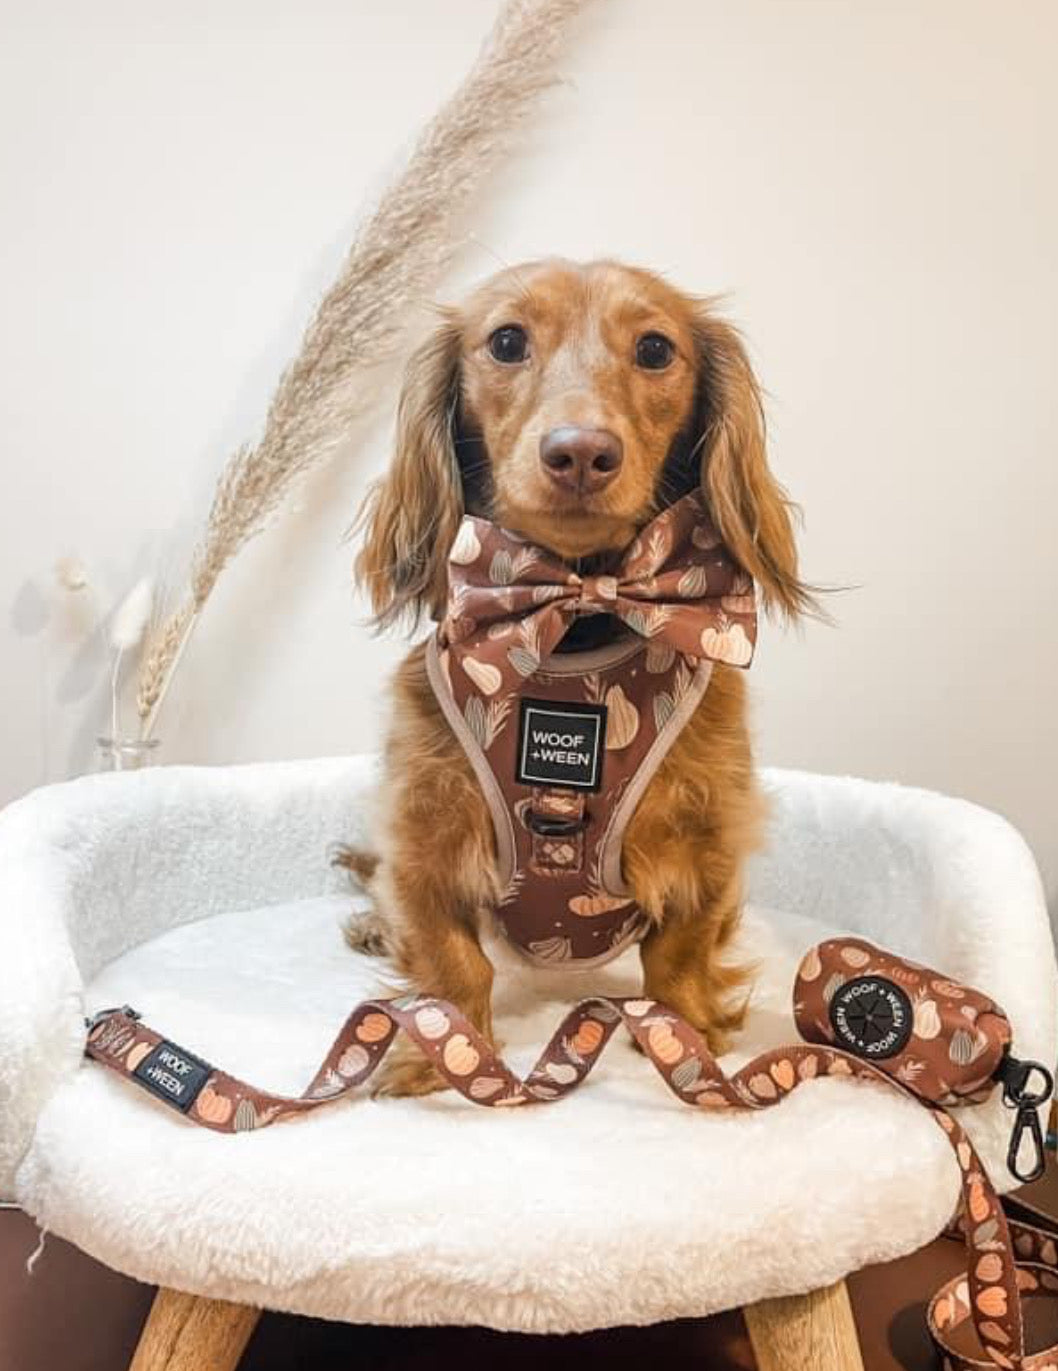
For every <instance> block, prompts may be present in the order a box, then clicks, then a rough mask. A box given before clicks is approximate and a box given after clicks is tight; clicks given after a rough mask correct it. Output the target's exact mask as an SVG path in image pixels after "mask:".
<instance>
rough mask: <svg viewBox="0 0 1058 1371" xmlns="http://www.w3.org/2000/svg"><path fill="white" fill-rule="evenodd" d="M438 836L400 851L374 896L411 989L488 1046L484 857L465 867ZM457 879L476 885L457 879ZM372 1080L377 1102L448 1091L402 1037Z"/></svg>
mask: <svg viewBox="0 0 1058 1371" xmlns="http://www.w3.org/2000/svg"><path fill="white" fill-rule="evenodd" d="M440 836H441V835H439V834H438V833H437V832H436V831H435V832H434V833H433V834H431V835H430V837H429V838H428V839H425V840H423V841H421V842H420V844H419V846H418V847H412V846H409V845H404V846H403V848H402V851H401V853H400V857H399V858H391V859H390V861H389V862H384V863H383V865H382V867H381V868H380V870H379V875H378V894H379V897H380V899H381V901H382V903H383V904H384V906H385V908H386V910H387V915H388V918H389V923H390V926H391V928H392V930H393V933H394V935H395V936H394V938H393V942H394V946H393V948H392V954H393V960H394V962H395V964H396V968H397V970H398V971H399V972H400V973H401V975H402V976H403V978H404V979H405V981H406V982H407V983H408V985H410V986H411V988H412V989H413V990H415V991H416V992H418V993H419V994H422V995H435V996H437V998H438V999H442V1000H448V1001H450V1002H451V1003H452V1004H454V1005H455V1006H456V1008H457V1009H459V1010H461V1011H462V1012H463V1013H464V1014H465V1015H466V1017H467V1018H468V1019H469V1020H470V1022H471V1023H472V1024H473V1025H474V1027H475V1028H476V1029H478V1031H479V1032H480V1033H481V1034H482V1035H483V1036H484V1037H486V1038H487V1039H489V1040H490V1041H491V1038H492V977H493V971H492V963H491V962H490V961H489V959H488V958H487V957H486V956H485V954H484V952H483V951H482V950H481V943H480V941H479V938H478V922H479V908H478V906H479V902H480V895H481V890H480V888H477V887H480V885H481V884H482V883H483V878H484V874H485V870H484V869H483V868H484V863H483V860H482V858H483V856H484V854H483V853H480V852H477V853H474V854H473V856H474V858H475V859H476V860H474V861H471V860H470V854H468V853H467V852H465V851H464V850H463V849H465V848H466V846H467V845H468V843H467V839H466V838H465V837H464V841H463V843H462V844H460V843H458V842H453V841H452V839H454V838H455V836H456V835H455V833H454V832H453V833H449V834H448V835H445V836H447V837H448V838H449V841H448V842H447V844H444V843H443V839H442V840H441V842H439V841H438V839H439V837H440ZM442 845H443V850H441V848H442ZM460 872H464V873H467V876H470V873H471V872H474V873H475V875H476V879H461V877H460ZM376 1081H377V1085H376V1087H375V1093H376V1094H378V1095H425V1094H428V1093H429V1092H430V1091H432V1090H443V1089H444V1088H445V1087H446V1085H447V1082H446V1081H445V1080H444V1078H443V1077H442V1076H441V1075H440V1074H439V1073H438V1071H437V1070H436V1069H435V1068H434V1067H433V1066H432V1065H431V1064H430V1063H429V1062H428V1061H427V1060H426V1059H425V1057H424V1056H423V1054H422V1052H421V1051H420V1050H419V1048H418V1047H416V1046H415V1045H414V1044H412V1043H410V1042H408V1041H407V1039H403V1038H402V1039H399V1040H398V1041H397V1042H396V1043H395V1044H394V1045H393V1047H391V1048H390V1050H389V1053H388V1055H387V1057H386V1060H385V1061H384V1062H383V1064H382V1066H381V1068H380V1069H379V1073H378V1076H377V1077H376Z"/></svg>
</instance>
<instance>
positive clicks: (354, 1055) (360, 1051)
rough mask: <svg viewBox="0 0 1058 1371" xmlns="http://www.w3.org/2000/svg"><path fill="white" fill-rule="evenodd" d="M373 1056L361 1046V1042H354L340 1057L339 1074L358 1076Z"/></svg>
mask: <svg viewBox="0 0 1058 1371" xmlns="http://www.w3.org/2000/svg"><path fill="white" fill-rule="evenodd" d="M370 1060H371V1056H370V1054H369V1053H368V1051H367V1049H366V1048H364V1047H361V1046H360V1044H359V1043H353V1044H352V1045H351V1046H350V1047H347V1048H346V1049H345V1051H344V1052H343V1053H342V1055H341V1056H340V1057H339V1058H338V1074H339V1076H346V1077H350V1076H357V1075H359V1074H360V1072H361V1071H363V1070H364V1068H365V1067H366V1066H367V1065H368V1063H369V1062H370Z"/></svg>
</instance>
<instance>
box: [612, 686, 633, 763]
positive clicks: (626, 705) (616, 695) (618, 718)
mask: <svg viewBox="0 0 1058 1371" xmlns="http://www.w3.org/2000/svg"><path fill="white" fill-rule="evenodd" d="M606 711H607V718H606V747H607V750H608V751H611V752H620V751H621V749H622V748H625V747H628V746H629V744H630V743H631V742H632V741H633V740H634V738H635V736H636V734H637V733H638V732H639V710H638V709H636V707H635V705H634V704H633V703H632V701H631V700H630V699H629V698H628V696H627V695H626V694H625V693H624V691H623V690H622V689H621V687H620V686H619V685H615V686H611V687H610V689H609V690H608V691H607V692H606Z"/></svg>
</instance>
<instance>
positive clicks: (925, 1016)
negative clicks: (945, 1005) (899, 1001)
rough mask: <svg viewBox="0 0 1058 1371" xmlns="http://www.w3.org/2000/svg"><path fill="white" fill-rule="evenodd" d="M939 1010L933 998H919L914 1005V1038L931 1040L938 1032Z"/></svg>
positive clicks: (939, 1026)
mask: <svg viewBox="0 0 1058 1371" xmlns="http://www.w3.org/2000/svg"><path fill="white" fill-rule="evenodd" d="M940 1028H941V1024H940V1010H939V1009H938V1008H937V1005H936V1001H934V1000H919V1001H918V1003H917V1004H916V1005H915V1016H914V1028H913V1030H912V1031H913V1032H914V1035H915V1037H916V1038H922V1039H923V1040H924V1041H925V1042H931V1041H932V1040H933V1039H934V1038H935V1037H937V1035H938V1034H939V1033H940Z"/></svg>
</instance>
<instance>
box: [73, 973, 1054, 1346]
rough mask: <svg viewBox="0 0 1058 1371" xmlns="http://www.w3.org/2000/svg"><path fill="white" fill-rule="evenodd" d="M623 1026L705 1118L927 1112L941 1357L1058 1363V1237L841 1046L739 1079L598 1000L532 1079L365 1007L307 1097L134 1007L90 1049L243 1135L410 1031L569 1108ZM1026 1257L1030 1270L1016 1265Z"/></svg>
mask: <svg viewBox="0 0 1058 1371" xmlns="http://www.w3.org/2000/svg"><path fill="white" fill-rule="evenodd" d="M622 1023H623V1024H624V1026H625V1028H626V1029H627V1030H628V1031H629V1033H630V1034H631V1035H632V1037H633V1039H634V1040H635V1041H636V1043H637V1044H638V1045H639V1046H640V1047H641V1048H642V1050H643V1052H644V1054H645V1056H646V1057H647V1058H648V1060H649V1061H650V1062H651V1063H652V1064H653V1066H654V1067H655V1069H656V1070H657V1071H658V1073H659V1075H660V1076H661V1078H662V1080H663V1081H664V1082H665V1084H666V1085H667V1086H668V1088H669V1089H670V1090H671V1091H672V1093H673V1094H674V1095H675V1096H676V1097H677V1098H678V1099H679V1100H681V1101H682V1102H683V1103H684V1104H687V1105H691V1106H693V1107H694V1108H697V1109H704V1110H707V1111H713V1112H717V1113H721V1112H723V1111H725V1110H729V1109H733V1110H739V1109H767V1108H770V1107H771V1106H772V1105H775V1104H778V1102H779V1101H780V1100H781V1099H783V1098H784V1097H785V1096H786V1095H788V1094H790V1092H791V1091H793V1090H795V1089H796V1088H797V1087H798V1086H799V1085H801V1084H802V1083H803V1082H805V1081H810V1080H813V1079H815V1078H817V1077H822V1076H846V1077H856V1078H858V1079H860V1080H868V1081H878V1082H881V1083H883V1084H884V1085H886V1086H887V1087H888V1088H889V1089H891V1090H892V1089H895V1090H898V1091H900V1092H901V1093H902V1094H904V1095H907V1096H908V1097H909V1098H911V1099H914V1100H916V1101H917V1102H918V1103H919V1104H921V1105H924V1106H925V1108H927V1109H928V1110H929V1112H930V1115H931V1117H932V1118H933V1120H934V1122H935V1123H936V1124H937V1126H938V1127H939V1128H940V1129H941V1131H942V1132H943V1133H944V1135H945V1137H946V1138H947V1139H948V1142H949V1143H950V1145H951V1147H952V1149H953V1151H954V1153H955V1156H956V1159H957V1161H958V1164H959V1172H960V1179H961V1183H962V1205H961V1219H960V1226H961V1229H962V1234H963V1237H964V1239H965V1242H966V1249H967V1259H968V1265H967V1270H966V1273H965V1274H964V1275H962V1276H958V1277H956V1278H955V1279H954V1280H951V1281H949V1282H947V1283H946V1284H945V1285H944V1286H943V1287H942V1288H941V1289H940V1290H939V1291H938V1292H937V1294H936V1295H935V1296H934V1298H933V1300H932V1301H931V1303H930V1305H929V1310H928V1320H929V1328H930V1333H931V1334H932V1336H933V1339H934V1341H935V1343H936V1344H937V1347H938V1350H939V1351H940V1353H941V1355H942V1356H943V1357H946V1358H947V1362H946V1365H947V1366H950V1367H951V1368H953V1371H978V1368H981V1367H992V1368H994V1367H1000V1368H1003V1369H1004V1371H1046V1368H1048V1367H1051V1368H1054V1367H1055V1366H1058V1348H1051V1349H1049V1350H1047V1351H1045V1352H1041V1353H1035V1354H1033V1355H1031V1356H1026V1354H1025V1346H1024V1327H1023V1322H1022V1309H1021V1298H1020V1297H1021V1296H1022V1295H1026V1296H1036V1295H1040V1294H1047V1293H1058V1247H1056V1242H1055V1235H1054V1234H1053V1233H1052V1232H1049V1231H1047V1230H1046V1229H1045V1228H1042V1227H1040V1226H1037V1225H1036V1224H1034V1223H1031V1222H1027V1221H1022V1220H1020V1219H1017V1220H1014V1219H1012V1220H1008V1218H1007V1215H1006V1214H1005V1212H1004V1209H1003V1205H1002V1203H1001V1202H1000V1199H999V1197H998V1195H997V1194H996V1191H995V1188H994V1187H993V1185H992V1183H991V1182H990V1180H989V1179H988V1175H987V1172H986V1171H985V1168H984V1166H983V1164H982V1162H981V1159H980V1157H979V1156H978V1155H977V1152H976V1150H975V1149H974V1146H973V1144H972V1143H971V1142H970V1140H969V1138H968V1137H967V1136H966V1134H965V1133H964V1131H963V1129H962V1128H961V1126H960V1125H959V1124H958V1123H957V1122H956V1120H955V1119H954V1118H952V1116H951V1115H950V1114H948V1113H947V1112H946V1111H945V1110H944V1109H943V1108H942V1107H941V1106H939V1105H937V1104H934V1103H933V1102H931V1101H930V1100H928V1099H924V1098H923V1097H922V1096H919V1095H916V1094H915V1092H914V1091H913V1090H912V1089H910V1088H909V1087H907V1086H906V1085H904V1084H903V1083H902V1082H900V1081H897V1080H895V1079H894V1078H893V1077H891V1076H888V1075H886V1073H885V1072H884V1071H882V1070H880V1069H879V1068H878V1067H876V1066H874V1065H872V1064H871V1063H870V1062H867V1061H864V1060H862V1059H860V1058H859V1057H856V1056H853V1055H852V1054H851V1053H847V1052H844V1051H841V1050H840V1049H838V1048H834V1047H828V1046H822V1045H816V1044H813V1043H801V1044H798V1045H796V1046H792V1047H784V1048H774V1049H772V1050H770V1051H768V1052H764V1053H761V1055H760V1056H758V1057H755V1058H754V1059H753V1060H752V1061H751V1062H749V1063H747V1065H745V1066H743V1067H742V1068H741V1069H740V1070H739V1071H737V1072H735V1074H734V1075H732V1076H730V1077H727V1076H725V1075H724V1073H723V1072H722V1071H721V1069H720V1067H719V1066H718V1064H717V1062H716V1061H715V1059H714V1058H713V1057H712V1055H711V1054H710V1052H709V1049H708V1047H707V1045H706V1043H705V1040H704V1039H703V1038H702V1037H701V1035H700V1034H699V1033H698V1032H697V1031H696V1030H695V1029H693V1028H692V1027H691V1026H690V1024H688V1023H686V1022H685V1021H684V1020H683V1019H681V1018H680V1017H679V1015H677V1014H675V1013H674V1012H673V1011H672V1010H671V1009H667V1008H666V1007H665V1006H664V1005H662V1004H659V1003H657V1002H656V1001H654V1000H648V999H632V998H614V997H609V996H596V997H593V998H591V999H585V1000H582V1001H581V1002H580V1003H579V1004H577V1005H576V1006H575V1007H574V1008H573V1009H572V1010H570V1012H569V1013H568V1014H567V1015H566V1017H565V1018H564V1019H563V1020H562V1023H561V1024H560V1025H559V1027H558V1029H557V1031H556V1032H555V1033H554V1035H553V1036H552V1038H551V1040H550V1042H549V1043H548V1044H547V1046H546V1047H545V1048H544V1050H543V1052H542V1053H541V1055H540V1057H539V1059H538V1061H537V1063H536V1065H535V1066H534V1067H533V1069H532V1070H531V1071H530V1073H529V1074H528V1076H526V1077H525V1079H524V1080H522V1079H521V1078H519V1077H518V1076H516V1075H515V1074H514V1073H513V1072H512V1071H511V1070H510V1069H509V1068H508V1067H507V1066H506V1065H505V1064H504V1062H503V1061H502V1060H501V1059H500V1058H499V1057H498V1056H497V1054H496V1053H495V1051H494V1050H493V1049H492V1047H491V1046H490V1045H489V1044H488V1043H487V1042H486V1041H485V1039H484V1038H483V1037H482V1036H481V1034H479V1033H478V1031H477V1030H476V1029H475V1028H474V1026H473V1025H472V1024H471V1023H470V1022H469V1021H468V1020H467V1019H466V1018H465V1016H464V1015H463V1014H461V1013H460V1012H459V1010H458V1009H456V1008H455V1007H454V1006H453V1005H451V1004H449V1003H447V1002H446V1001H444V1000H438V999H434V998H431V997H429V996H422V995H411V996H403V997H401V998H397V999H372V1000H365V1001H363V1002H362V1003H361V1004H358V1005H357V1006H356V1008H355V1009H354V1010H353V1011H352V1013H351V1014H350V1015H349V1017H348V1018H347V1019H346V1021H345V1023H344V1025H343V1026H342V1029H341V1031H340V1032H339V1034H338V1036H337V1037H336V1038H335V1040H334V1042H333V1043H332V1045H331V1047H330V1050H329V1051H328V1053H327V1056H326V1058H325V1059H324V1062H323V1064H322V1066H321V1067H320V1069H319V1070H318V1071H317V1073H316V1075H315V1077H314V1078H313V1080H312V1081H311V1083H310V1084H309V1086H308V1088H307V1090H306V1091H305V1092H304V1093H303V1094H302V1095H300V1096H296V1097H292V1096H285V1095H274V1094H271V1093H269V1092H268V1091H263V1090H258V1089H257V1088H256V1087H254V1086H252V1085H248V1084H247V1083H246V1082H245V1081H241V1080H238V1079H237V1078H236V1077H234V1076H230V1075H228V1073H227V1072H225V1071H220V1070H218V1069H217V1068H216V1067H214V1066H211V1065H210V1064H209V1063H208V1062H206V1061H204V1060H203V1059H202V1058H201V1057H198V1056H196V1055H195V1054H194V1053H191V1052H188V1051H187V1050H186V1049H185V1048H183V1047H180V1046H179V1045H178V1044H176V1043H174V1042H171V1041H169V1040H168V1039H166V1038H163V1037H162V1035H161V1034H160V1033H157V1032H156V1031H155V1030H154V1029H153V1028H150V1027H149V1026H148V1025H147V1024H145V1023H143V1022H142V1020H141V1019H140V1017H139V1015H138V1014H136V1012H135V1011H134V1010H132V1009H130V1008H129V1007H128V1006H125V1007H124V1008H122V1009H109V1010H104V1011H103V1012H102V1013H100V1014H97V1015H96V1016H95V1017H94V1018H93V1019H92V1020H90V1021H89V1024H88V1030H89V1031H88V1040H87V1043H86V1047H85V1051H86V1053H87V1055H88V1056H90V1057H92V1058H94V1059H95V1060H96V1061H97V1062H100V1063H101V1064H102V1065H103V1066H106V1067H109V1068H110V1069H111V1070H112V1071H116V1072H118V1073H119V1074H120V1075H123V1076H126V1077H128V1078H129V1079H130V1080H132V1081H134V1082H136V1084H138V1085H140V1086H141V1087H142V1088H144V1089H145V1090H147V1091H149V1092H150V1093H151V1094H152V1095H154V1096H156V1097H157V1098H158V1099H161V1100H163V1101H165V1103H167V1104H169V1105H170V1106H172V1107H173V1108H175V1109H177V1110H179V1111H180V1112H181V1113H182V1114H184V1115H185V1116H186V1117H187V1118H188V1119H190V1120H191V1121H192V1122H193V1123H196V1124H199V1125H200V1126H202V1127H205V1128H211V1129H213V1130H214V1131H216V1132H220V1133H235V1132H243V1131H247V1130H250V1129H255V1128H263V1127H266V1126H267V1125H269V1124H273V1123H276V1122H279V1121H280V1120H282V1119H286V1118H291V1117H293V1116H295V1115H298V1114H304V1113H307V1112H308V1111H310V1110H312V1109H316V1108H318V1107H319V1106H320V1105H322V1104H328V1103H331V1102H333V1101H334V1100H337V1099H339V1098H341V1097H342V1096H343V1095H346V1094H348V1093H349V1091H351V1090H355V1089H356V1088H357V1087H358V1086H360V1085H363V1083H364V1082H365V1081H367V1080H368V1078H369V1077H370V1076H371V1075H372V1074H373V1073H374V1071H375V1070H376V1069H377V1067H378V1066H379V1064H380V1062H381V1061H382V1059H383V1057H384V1056H385V1054H386V1052H387V1050H388V1048H389V1046H390V1044H391V1043H392V1042H393V1040H394V1038H395V1037H396V1035H397V1032H398V1031H399V1030H403V1032H404V1033H405V1034H407V1036H408V1037H409V1038H410V1039H411V1040H412V1041H413V1042H414V1043H416V1044H417V1046H418V1047H419V1048H420V1049H421V1050H422V1052H423V1053H424V1054H425V1055H426V1057H427V1058H428V1060H429V1061H431V1062H432V1063H433V1065H434V1066H435V1067H436V1068H437V1070H438V1071H439V1072H440V1074H441V1075H442V1076H443V1077H444V1078H445V1079H446V1080H447V1081H448V1082H449V1083H450V1084H451V1085H452V1086H453V1087H454V1088H455V1089H456V1090H458V1091H459V1093H460V1094H461V1095H463V1096H464V1098H465V1099H467V1100H469V1101H470V1102H471V1103H472V1104H478V1105H484V1106H487V1107H489V1108H515V1107H520V1106H522V1105H526V1104H533V1103H540V1102H545V1101H553V1100H558V1099H561V1098H562V1097H563V1096H565V1095H568V1094H569V1093H570V1092H571V1091H572V1090H575V1089H576V1088H577V1086H579V1085H580V1084H581V1082H582V1081H583V1080H585V1078H586V1077H587V1076H588V1074H589V1072H590V1071H591V1070H592V1068H593V1066H594V1065H595V1063H596V1062H597V1061H598V1059H599V1057H600V1055H601V1054H602V1052H603V1050H604V1048H605V1047H606V1044H607V1043H608V1042H609V1040H610V1038H611V1037H612V1036H613V1034H614V1032H615V1030H616V1029H617V1027H618V1026H619V1025H620V1024H622ZM1034 1217H1042V1216H1034ZM1015 1251H1016V1252H1017V1254H1018V1255H1019V1256H1020V1257H1022V1258H1023V1261H1022V1262H1021V1263H1018V1264H1016V1263H1015V1257H1014V1254H1015ZM967 1319H972V1321H973V1323H974V1326H975V1328H976V1331H977V1335H978V1339H979V1340H980V1343H981V1346H982V1348H983V1349H984V1352H985V1354H986V1359H985V1360H978V1359H975V1358H974V1357H973V1356H970V1355H967V1354H966V1353H963V1352H961V1351H959V1350H958V1349H957V1348H956V1346H955V1345H954V1344H953V1341H952V1335H953V1333H954V1331H955V1330H956V1329H957V1328H959V1326H960V1325H962V1324H964V1323H965V1322H966V1321H967Z"/></svg>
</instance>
